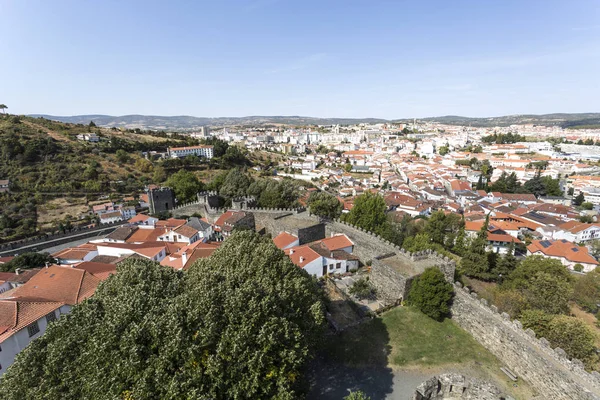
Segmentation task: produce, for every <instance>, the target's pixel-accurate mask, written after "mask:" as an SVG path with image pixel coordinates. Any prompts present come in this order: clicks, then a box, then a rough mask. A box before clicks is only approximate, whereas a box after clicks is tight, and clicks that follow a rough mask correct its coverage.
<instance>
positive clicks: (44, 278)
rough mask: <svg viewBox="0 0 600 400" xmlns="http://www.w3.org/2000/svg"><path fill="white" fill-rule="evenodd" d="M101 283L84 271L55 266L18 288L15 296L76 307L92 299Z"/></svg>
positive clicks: (45, 269) (42, 271) (43, 269)
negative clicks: (89, 298)
mask: <svg viewBox="0 0 600 400" xmlns="http://www.w3.org/2000/svg"><path fill="white" fill-rule="evenodd" d="M99 283H100V279H98V278H97V277H95V276H93V275H91V274H89V273H87V272H86V271H84V270H82V269H77V268H70V267H60V266H57V265H53V266H50V267H48V268H42V270H41V271H40V272H39V273H38V274H36V275H35V276H34V277H32V278H31V279H30V280H29V282H27V283H26V284H24V285H23V286H19V287H18V288H16V290H15V292H14V295H13V296H15V297H29V298H39V299H44V300H46V301H58V302H61V303H65V304H69V305H75V304H78V303H80V302H81V301H83V300H85V299H87V298H88V297H90V296H91V295H92V294H93V293H94V291H95V290H96V287H97V286H98V284H99Z"/></svg>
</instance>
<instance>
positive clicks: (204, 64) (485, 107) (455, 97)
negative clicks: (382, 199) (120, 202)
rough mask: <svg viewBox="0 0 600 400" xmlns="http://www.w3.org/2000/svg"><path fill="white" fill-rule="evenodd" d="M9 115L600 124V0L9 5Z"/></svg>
mask: <svg viewBox="0 0 600 400" xmlns="http://www.w3.org/2000/svg"><path fill="white" fill-rule="evenodd" d="M0 37H1V38H2V39H1V40H0V44H1V49H0V54H2V56H1V57H0V103H5V104H6V105H8V107H9V109H8V111H9V112H12V113H21V114H26V113H45V114H54V115H75V114H111V115H123V114H154V115H194V116H207V117H216V116H246V115H307V116H318V117H380V118H405V117H425V116H438V115H466V116H496V115H506V114H525V113H550V112H600V1H598V0H589V1H584V0H569V1H567V0H562V1H555V0H540V1H535V0H519V1H513V0H501V1H500V0H498V1H495V0H490V1H487V0H473V1H461V0H454V1H447V0H444V1H424V0H423V1H417V0H414V1H401V0H395V1H378V0H370V1H369V0H360V1H359V0H339V1H338V0H320V1H313V0H302V1H301V0H293V1H288V0H248V1H230V0H218V1H214V0H213V1H201V0H198V1H191V0H190V1H151V0H146V1H113V0H102V1H82V0H55V1H48V0H40V1H30V0H0Z"/></svg>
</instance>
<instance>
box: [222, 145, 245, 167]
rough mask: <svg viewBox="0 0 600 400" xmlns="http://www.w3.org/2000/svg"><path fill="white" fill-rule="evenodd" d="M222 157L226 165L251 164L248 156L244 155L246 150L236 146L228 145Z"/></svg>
mask: <svg viewBox="0 0 600 400" xmlns="http://www.w3.org/2000/svg"><path fill="white" fill-rule="evenodd" d="M222 159H223V161H225V163H226V164H227V165H230V166H233V165H237V166H245V165H251V162H250V160H248V158H247V157H246V150H245V149H241V148H240V147H238V146H229V147H228V148H227V150H226V151H225V154H223V157H222Z"/></svg>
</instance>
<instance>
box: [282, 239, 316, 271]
mask: <svg viewBox="0 0 600 400" xmlns="http://www.w3.org/2000/svg"><path fill="white" fill-rule="evenodd" d="M284 251H285V254H287V255H288V256H289V257H290V260H292V262H293V263H294V264H296V265H297V266H299V267H301V268H304V266H305V265H306V264H308V263H310V262H312V261H314V260H316V259H317V258H319V257H321V255H319V253H317V252H316V251H314V250H313V249H311V248H310V246H308V245H303V246H296V247H292V248H291V249H286V250H284ZM301 259H302V260H301Z"/></svg>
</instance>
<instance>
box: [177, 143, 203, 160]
mask: <svg viewBox="0 0 600 400" xmlns="http://www.w3.org/2000/svg"><path fill="white" fill-rule="evenodd" d="M169 156H170V157H171V158H183V157H187V156H198V157H204V158H208V159H211V158H213V146H210V145H200V146H190V147H169Z"/></svg>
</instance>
